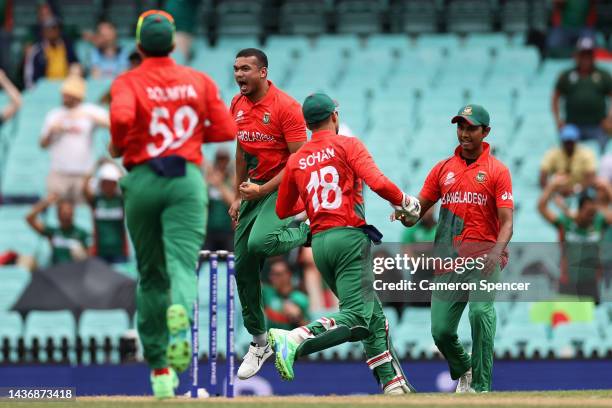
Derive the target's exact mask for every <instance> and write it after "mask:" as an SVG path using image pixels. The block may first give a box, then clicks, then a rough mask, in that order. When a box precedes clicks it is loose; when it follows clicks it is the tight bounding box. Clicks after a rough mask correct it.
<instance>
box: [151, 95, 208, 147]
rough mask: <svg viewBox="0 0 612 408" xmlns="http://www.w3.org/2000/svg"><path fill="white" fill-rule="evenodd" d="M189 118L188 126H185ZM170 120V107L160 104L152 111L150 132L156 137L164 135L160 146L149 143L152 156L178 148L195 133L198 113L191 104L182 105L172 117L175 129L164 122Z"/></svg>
mask: <svg viewBox="0 0 612 408" xmlns="http://www.w3.org/2000/svg"><path fill="white" fill-rule="evenodd" d="M185 120H187V126H185ZM168 121H170V111H168V108H166V107H163V106H158V107H155V108H153V111H152V112H151V122H150V123H149V134H150V135H151V136H152V137H154V136H157V135H162V136H163V140H162V143H161V145H159V147H158V146H157V145H156V144H155V142H151V143H149V144H147V153H148V154H149V156H151V157H157V156H159V155H160V154H162V153H163V152H165V151H166V150H168V149H178V148H179V147H181V146H182V145H183V143H185V142H186V141H187V139H189V138H190V137H191V136H192V135H193V131H194V129H195V127H196V125H197V124H198V115H197V113H196V112H195V110H193V108H192V107H191V106H188V105H184V106H181V107H180V108H178V109H177V110H176V112H174V116H173V118H172V125H173V126H172V127H173V130H170V128H169V127H168V125H166V123H164V122H168Z"/></svg>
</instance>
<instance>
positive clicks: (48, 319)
mask: <svg viewBox="0 0 612 408" xmlns="http://www.w3.org/2000/svg"><path fill="white" fill-rule="evenodd" d="M75 336H76V323H75V320H74V316H73V315H72V313H71V312H70V311H68V310H63V311H32V312H30V313H28V316H27V317H26V321H25V329H24V341H25V345H26V348H31V347H32V344H33V341H34V339H35V338H37V339H38V343H39V345H40V348H41V352H40V353H39V356H40V358H41V361H43V362H45V361H46V359H47V358H48V357H49V356H46V353H45V352H44V351H43V350H44V347H45V344H46V342H47V339H48V338H50V339H52V340H53V343H54V345H55V346H56V350H55V353H54V356H53V358H54V359H56V360H57V359H59V357H60V350H59V349H58V348H57V346H60V345H61V344H62V340H63V339H66V340H67V342H68V346H69V347H71V348H72V347H74V344H75Z"/></svg>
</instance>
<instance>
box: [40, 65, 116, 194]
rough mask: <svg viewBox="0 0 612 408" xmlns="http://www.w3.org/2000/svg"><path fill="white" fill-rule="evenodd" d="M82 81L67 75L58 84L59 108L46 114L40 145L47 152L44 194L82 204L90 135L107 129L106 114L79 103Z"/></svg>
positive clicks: (89, 161) (90, 161) (91, 161)
mask: <svg viewBox="0 0 612 408" xmlns="http://www.w3.org/2000/svg"><path fill="white" fill-rule="evenodd" d="M84 98H85V81H84V80H83V79H82V78H81V77H79V76H71V77H69V78H68V79H66V80H65V81H64V83H63V85H62V99H63V101H62V102H63V103H62V106H60V107H58V108H55V109H52V110H51V111H49V112H48V113H47V116H46V117H45V122H44V125H43V129H42V134H41V139H40V145H41V147H43V148H44V149H47V148H48V149H49V151H50V153H51V168H50V172H49V177H48V179H47V193H48V194H58V195H59V196H61V197H63V198H68V199H71V200H74V201H76V202H82V201H83V194H82V192H83V182H84V180H85V178H86V177H87V175H88V173H89V172H90V171H91V169H92V168H93V165H94V152H93V133H94V131H95V130H96V128H97V127H105V128H108V127H109V125H110V119H109V116H108V112H107V111H106V110H105V109H103V108H100V107H98V106H96V105H93V104H89V103H83V100H84Z"/></svg>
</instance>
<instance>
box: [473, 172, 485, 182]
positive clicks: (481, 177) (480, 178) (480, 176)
mask: <svg viewBox="0 0 612 408" xmlns="http://www.w3.org/2000/svg"><path fill="white" fill-rule="evenodd" d="M475 179H476V181H477V182H479V183H484V182H485V181H486V180H487V174H486V173H485V172H484V171H479V172H478V174H476V177H475Z"/></svg>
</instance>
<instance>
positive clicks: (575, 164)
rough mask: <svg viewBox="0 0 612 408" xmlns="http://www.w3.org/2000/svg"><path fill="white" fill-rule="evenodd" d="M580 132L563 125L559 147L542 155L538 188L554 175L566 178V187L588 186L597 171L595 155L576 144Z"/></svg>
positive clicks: (572, 126) (574, 127)
mask: <svg viewBox="0 0 612 408" xmlns="http://www.w3.org/2000/svg"><path fill="white" fill-rule="evenodd" d="M579 136H580V130H579V129H578V128H577V127H576V126H574V125H565V126H564V127H563V128H562V129H561V132H560V135H559V138H560V140H561V145H560V146H559V147H553V148H552V149H550V150H549V151H548V152H546V154H545V155H544V158H543V159H542V164H541V165H540V186H541V187H542V188H543V187H544V186H545V185H546V183H547V180H548V178H549V177H551V176H553V175H556V174H565V175H567V176H568V186H566V187H570V188H571V189H573V187H574V186H576V185H582V186H584V185H589V184H590V183H591V182H592V181H593V177H594V176H595V171H596V169H597V160H596V158H595V153H594V152H593V151H592V150H591V149H589V148H587V147H585V146H582V145H581V144H580V143H578V138H579Z"/></svg>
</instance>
